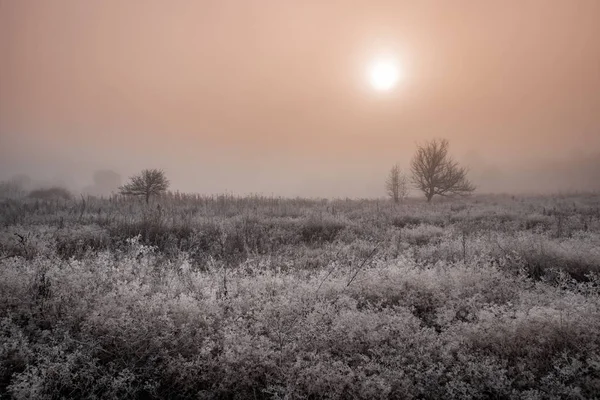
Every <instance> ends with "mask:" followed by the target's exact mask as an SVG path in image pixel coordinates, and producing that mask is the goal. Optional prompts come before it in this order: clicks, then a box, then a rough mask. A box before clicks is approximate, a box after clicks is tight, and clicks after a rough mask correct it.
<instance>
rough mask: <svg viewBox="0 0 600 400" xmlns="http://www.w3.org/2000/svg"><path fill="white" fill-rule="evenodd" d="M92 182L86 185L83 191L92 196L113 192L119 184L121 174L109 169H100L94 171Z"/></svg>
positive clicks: (117, 188)
mask: <svg viewBox="0 0 600 400" xmlns="http://www.w3.org/2000/svg"><path fill="white" fill-rule="evenodd" d="M93 180H94V184H93V185H90V186H86V187H85V188H84V189H83V191H84V193H87V194H91V195H93V196H104V195H109V194H111V193H115V192H117V191H118V190H119V187H120V186H121V175H119V174H118V173H116V172H114V171H111V170H100V171H96V172H94V176H93Z"/></svg>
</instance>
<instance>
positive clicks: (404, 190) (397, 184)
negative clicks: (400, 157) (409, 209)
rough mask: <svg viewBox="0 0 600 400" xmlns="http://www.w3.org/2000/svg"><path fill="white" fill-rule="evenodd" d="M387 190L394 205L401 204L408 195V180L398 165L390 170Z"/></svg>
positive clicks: (386, 185)
mask: <svg viewBox="0 0 600 400" xmlns="http://www.w3.org/2000/svg"><path fill="white" fill-rule="evenodd" d="M385 190H386V192H387V195H388V196H390V198H391V199H392V200H393V201H394V203H399V202H400V200H403V199H404V198H405V197H406V195H408V178H407V176H406V174H404V173H403V172H402V170H401V169H400V166H398V164H396V165H394V166H393V167H392V169H390V173H389V174H388V177H387V179H386V181H385Z"/></svg>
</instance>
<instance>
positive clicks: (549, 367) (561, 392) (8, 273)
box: [0, 194, 600, 399]
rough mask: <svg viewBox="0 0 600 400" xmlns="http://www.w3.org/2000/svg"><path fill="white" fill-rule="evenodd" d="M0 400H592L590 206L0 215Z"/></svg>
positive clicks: (594, 267)
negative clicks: (74, 399) (88, 399)
mask: <svg viewBox="0 0 600 400" xmlns="http://www.w3.org/2000/svg"><path fill="white" fill-rule="evenodd" d="M0 226H1V228H0V343H1V345H0V398H16V399H29V398H36V399H54V398H98V399H99V398H138V399H148V398H177V399H238V398H239V399H305V398H310V399H321V398H322V399H329V398H335V399H417V398H418V399H470V398H474V399H475V398H477V399H486V398H494V399H523V398H525V399H583V398H600V335H599V332H600V194H578V195H562V196H552V197H513V196H488V197H483V196H476V197H472V198H469V199H464V200H453V201H438V202H434V203H433V204H426V203H425V202H424V201H421V200H419V201H417V200H409V201H407V202H406V203H405V204H400V205H394V204H392V203H390V202H386V201H375V200H369V201H367V200H365V201H359V200H331V201H327V200H305V199H277V198H263V197H244V198H235V197H228V196H220V197H212V198H206V197H194V196H185V195H179V194H177V195H170V196H166V197H162V198H160V199H158V200H156V201H155V202H154V203H151V204H150V206H148V207H147V206H146V205H145V204H143V203H142V202H139V201H137V200H128V199H122V198H113V199H110V200H109V199H93V198H89V199H85V200H83V199H79V200H77V201H66V200H49V201H41V200H31V199H25V200H2V202H0Z"/></svg>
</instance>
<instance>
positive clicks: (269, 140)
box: [0, 0, 600, 197]
mask: <svg viewBox="0 0 600 400" xmlns="http://www.w3.org/2000/svg"><path fill="white" fill-rule="evenodd" d="M599 17H600V1H598V0H503V1H500V0H498V1H492V0H489V1H480V0H452V1H445V0H439V1H426V0H425V1H424V0H420V1H417V0H412V1H400V0H390V1H375V0H370V1H366V0H365V1H351V0H343V1H342V0H337V1H333V0H332V1H327V0H210V1H208V0H207V1H203V0H193V1H192V0H190V1H183V0H170V1H167V0H161V1H158V0H90V1H81V0H53V1H47V0H0V179H6V178H8V177H10V176H11V175H13V174H16V173H27V174H29V175H31V176H32V177H33V178H35V179H38V180H52V179H62V180H64V181H65V182H67V183H68V184H70V185H72V186H74V187H76V186H78V185H79V186H83V185H85V184H88V183H90V182H91V180H92V173H93V171H94V170H98V169H113V170H115V171H117V172H119V173H120V174H122V175H123V176H124V177H126V176H128V175H129V174H131V173H135V172H137V171H139V170H141V169H143V168H163V169H164V170H165V171H166V172H167V174H168V176H169V177H170V179H171V181H172V184H173V189H179V190H182V191H193V192H201V193H214V192H223V191H229V192H236V193H248V192H255V193H264V194H271V193H273V194H276V195H291V196H295V195H305V196H342V197H345V196H349V197H355V196H359V197H363V196H365V197H376V196H382V195H384V191H383V182H384V180H385V175H386V173H387V171H388V170H389V168H390V166H391V165H392V164H394V163H396V162H399V163H400V164H401V165H402V166H407V165H408V162H409V160H410V156H411V155H412V153H413V150H414V147H415V143H416V142H421V141H423V140H427V139H431V138H434V137H440V138H447V139H449V140H450V150H451V152H452V153H453V154H454V155H455V156H456V158H457V159H459V160H461V161H463V162H465V163H466V164H469V165H470V166H471V170H472V175H471V176H472V178H473V180H475V181H476V182H477V183H478V184H479V185H480V188H481V190H482V191H522V190H526V189H527V188H530V189H531V190H534V191H535V190H550V191H557V190H564V189H574V188H581V187H585V186H587V185H590V184H595V185H596V188H600V39H599V38H600V23H598V19H599ZM381 54H391V55H393V56H394V57H396V58H397V60H398V62H399V63H400V64H401V66H402V68H403V70H404V73H405V79H404V80H403V81H402V82H401V83H400V84H399V85H398V86H397V87H396V88H395V89H394V90H393V91H390V92H385V93H381V92H377V91H374V90H373V89H372V88H371V87H370V86H369V84H368V80H367V78H366V70H367V67H368V65H369V64H370V63H371V62H372V60H373V59H374V58H376V57H377V56H379V55H381Z"/></svg>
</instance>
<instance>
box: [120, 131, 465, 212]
mask: <svg viewBox="0 0 600 400" xmlns="http://www.w3.org/2000/svg"><path fill="white" fill-rule="evenodd" d="M448 147H449V143H448V140H446V139H434V140H432V141H429V142H425V143H424V144H422V145H417V150H416V152H415V155H414V156H413V158H412V160H411V162H410V176H408V175H407V174H405V173H403V172H402V170H401V169H400V166H399V165H397V164H396V165H394V166H393V167H392V169H391V170H390V172H389V174H388V177H387V179H386V182H385V188H386V192H387V195H388V196H389V197H390V198H391V199H392V200H393V201H394V202H396V203H398V202H400V201H401V200H402V199H404V198H405V197H406V196H407V195H408V192H409V190H410V184H412V186H413V187H414V188H416V189H417V190H419V191H421V192H422V193H423V194H424V195H425V198H426V199H427V202H431V199H432V198H433V197H434V196H452V195H468V194H470V193H472V192H473V191H474V190H475V185H473V184H472V183H471V182H470V181H469V179H467V173H468V169H467V168H465V167H461V166H460V165H459V164H458V162H456V161H455V160H454V159H453V158H452V157H450V155H449V153H448ZM168 188H169V180H168V179H167V177H166V175H165V173H164V171H162V170H158V169H145V170H143V171H142V172H141V173H140V174H139V175H135V176H133V177H131V178H130V180H129V182H128V183H127V184H125V185H123V186H121V187H119V192H120V193H121V194H123V195H127V196H139V197H143V198H144V199H145V201H146V203H148V202H149V201H150V198H151V197H152V196H156V195H160V194H162V193H164V192H166V191H167V189H168Z"/></svg>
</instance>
